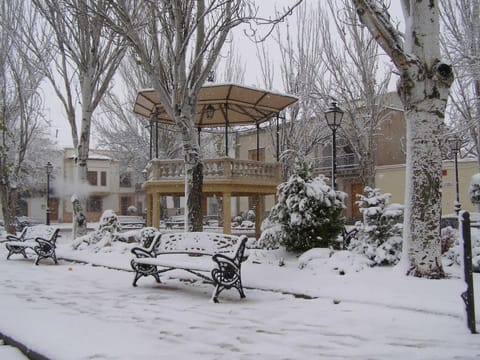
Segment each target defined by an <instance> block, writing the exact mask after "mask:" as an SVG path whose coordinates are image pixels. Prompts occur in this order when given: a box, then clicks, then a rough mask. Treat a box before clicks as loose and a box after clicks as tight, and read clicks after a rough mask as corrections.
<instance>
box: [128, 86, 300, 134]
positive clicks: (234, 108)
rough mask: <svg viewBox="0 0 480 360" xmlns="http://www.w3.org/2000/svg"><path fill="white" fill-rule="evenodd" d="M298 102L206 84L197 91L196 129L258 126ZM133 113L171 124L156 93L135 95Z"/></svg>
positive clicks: (252, 90)
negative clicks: (210, 113)
mask: <svg viewBox="0 0 480 360" xmlns="http://www.w3.org/2000/svg"><path fill="white" fill-rule="evenodd" d="M297 100H298V99H297V98H296V97H294V96H291V95H285V94H279V93H275V92H271V91H267V90H260V89H255V88H251V87H245V86H240V85H235V84H215V85H206V86H204V87H202V88H201V89H200V92H199V95H198V100H197V110H196V117H195V126H196V127H198V128H207V127H218V126H225V125H226V124H228V125H229V126H236V125H252V124H260V123H262V122H264V121H267V120H268V119H270V118H272V117H274V116H276V115H277V114H278V113H279V112H280V111H282V110H283V109H285V108H286V107H287V106H289V105H291V104H293V103H295V102H296V101H297ZM209 106H210V107H213V110H214V112H213V116H211V117H207V108H208V107H209ZM133 111H134V112H135V113H136V114H139V115H142V116H145V117H148V118H150V117H152V115H153V114H156V119H155V118H154V119H153V120H156V121H159V122H162V123H166V124H173V120H172V119H171V118H170V117H169V116H168V114H167V113H166V111H165V109H164V107H163V105H162V103H161V102H160V99H159V98H158V96H157V94H156V93H155V90H153V89H146V90H141V91H139V92H138V95H137V99H136V101H135V106H134V109H133Z"/></svg>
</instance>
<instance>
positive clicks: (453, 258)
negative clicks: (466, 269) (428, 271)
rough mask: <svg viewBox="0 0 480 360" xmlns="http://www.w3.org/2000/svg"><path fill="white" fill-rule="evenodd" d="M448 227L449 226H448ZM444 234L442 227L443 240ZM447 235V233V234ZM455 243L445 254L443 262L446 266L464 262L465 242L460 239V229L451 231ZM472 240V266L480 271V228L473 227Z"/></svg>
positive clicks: (474, 269)
mask: <svg viewBox="0 0 480 360" xmlns="http://www.w3.org/2000/svg"><path fill="white" fill-rule="evenodd" d="M447 229H448V228H447ZM443 236H444V229H442V240H443ZM445 236H446V235H445ZM449 236H451V239H449V241H453V244H452V245H451V246H450V247H449V249H448V250H447V251H446V252H445V253H444V254H443V257H442V259H443V262H444V265H445V266H452V265H461V264H462V262H463V259H462V256H463V243H462V242H461V239H460V237H461V236H460V234H459V232H458V231H455V230H454V231H452V232H451V233H449ZM471 241H472V267H473V271H475V272H480V230H479V229H476V228H472V229H471Z"/></svg>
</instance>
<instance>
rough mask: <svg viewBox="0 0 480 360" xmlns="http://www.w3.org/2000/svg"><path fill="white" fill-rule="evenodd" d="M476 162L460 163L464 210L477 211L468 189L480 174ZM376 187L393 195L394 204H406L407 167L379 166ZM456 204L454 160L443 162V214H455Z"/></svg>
mask: <svg viewBox="0 0 480 360" xmlns="http://www.w3.org/2000/svg"><path fill="white" fill-rule="evenodd" d="M479 172H480V171H479V170H478V166H477V162H476V160H467V161H465V160H461V161H459V162H458V188H459V197H460V204H461V207H462V209H463V210H468V211H477V210H476V207H475V206H474V205H473V204H472V203H471V202H470V199H469V196H468V188H469V186H470V180H471V178H472V176H473V175H474V174H477V173H479ZM375 186H376V187H377V188H379V189H380V191H381V192H382V193H391V194H392V198H391V202H392V203H400V204H403V203H404V202H405V199H404V197H405V165H393V166H379V167H377V172H376V176H375ZM454 202H455V168H454V162H453V161H452V160H449V161H444V162H443V176H442V214H453V213H454V207H453V205H454Z"/></svg>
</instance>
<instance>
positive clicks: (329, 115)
mask: <svg viewBox="0 0 480 360" xmlns="http://www.w3.org/2000/svg"><path fill="white" fill-rule="evenodd" d="M342 118H343V111H342V110H341V109H340V108H339V107H338V106H337V103H336V102H335V101H333V102H332V103H331V104H330V107H329V108H328V110H327V111H325V119H326V120H327V125H328V127H329V128H330V129H331V130H332V135H333V139H332V140H333V141H332V188H333V190H337V180H336V175H337V129H338V128H339V127H340V124H341V122H342Z"/></svg>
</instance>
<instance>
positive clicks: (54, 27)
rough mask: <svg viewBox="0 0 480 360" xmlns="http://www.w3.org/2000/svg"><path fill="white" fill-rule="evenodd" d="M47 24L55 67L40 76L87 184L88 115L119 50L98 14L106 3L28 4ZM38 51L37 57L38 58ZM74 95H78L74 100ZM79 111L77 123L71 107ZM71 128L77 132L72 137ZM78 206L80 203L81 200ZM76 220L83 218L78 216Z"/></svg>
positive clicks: (77, 230) (53, 0)
mask: <svg viewBox="0 0 480 360" xmlns="http://www.w3.org/2000/svg"><path fill="white" fill-rule="evenodd" d="M32 2H33V3H34V5H35V6H36V7H37V8H38V9H39V11H40V12H41V13H42V15H43V17H44V19H45V20H46V21H47V22H48V24H49V25H50V28H51V32H52V35H53V39H52V46H54V47H55V49H56V51H57V57H56V58H55V66H53V67H50V64H47V63H45V64H43V70H44V71H45V76H46V77H47V78H48V79H49V81H50V83H51V84H52V86H53V88H54V90H55V93H56V95H57V97H58V98H59V99H60V101H61V103H62V105H63V107H64V109H65V112H66V114H67V120H68V123H69V124H70V129H71V134H72V141H73V145H74V146H75V147H76V149H77V166H78V167H77V169H78V172H77V176H78V179H79V180H80V181H81V182H86V181H87V159H88V153H89V149H90V132H91V130H90V129H91V122H92V116H93V113H94V111H95V109H96V108H97V106H98V104H99V103H100V101H101V99H102V97H103V95H104V94H105V91H106V90H107V89H108V86H109V84H110V81H111V79H112V77H113V76H114V74H115V72H116V70H117V67H118V66H119V64H120V61H121V59H122V58H123V56H124V54H125V51H126V50H125V46H124V44H123V43H122V38H121V37H119V36H118V34H116V33H113V32H110V31H108V28H107V27H106V26H105V18H104V16H103V14H104V13H106V12H108V11H109V8H110V1H108V0H100V1H96V0H32ZM40 51H41V49H40V48H38V47H37V56H38V59H40V60H41V56H40ZM77 94H78V97H77ZM78 106H80V107H81V116H80V119H79V120H78V119H77V116H76V111H77V107H78ZM77 129H79V130H80V133H79V134H78V131H77ZM81 200H82V204H83V206H82V207H83V208H84V205H85V201H86V199H81ZM81 212H82V214H79V216H80V217H82V218H85V216H84V214H83V209H82V210H81ZM86 225H87V224H86V222H85V221H83V222H82V224H80V222H76V221H75V219H74V235H73V236H74V237H76V236H77V235H81V234H83V233H85V232H86Z"/></svg>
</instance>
